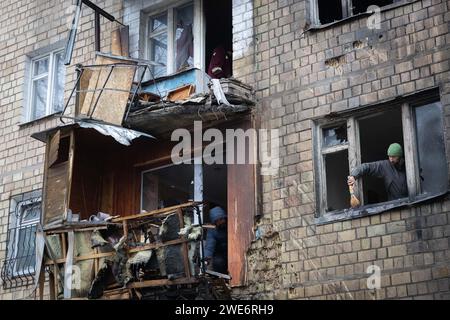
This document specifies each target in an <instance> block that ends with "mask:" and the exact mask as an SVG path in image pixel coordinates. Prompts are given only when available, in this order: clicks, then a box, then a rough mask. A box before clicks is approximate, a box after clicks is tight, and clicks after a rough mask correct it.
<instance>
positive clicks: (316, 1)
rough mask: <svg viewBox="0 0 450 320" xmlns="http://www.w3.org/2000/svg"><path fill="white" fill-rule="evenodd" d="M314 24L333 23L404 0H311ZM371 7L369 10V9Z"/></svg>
mask: <svg viewBox="0 0 450 320" xmlns="http://www.w3.org/2000/svg"><path fill="white" fill-rule="evenodd" d="M310 1H311V20H312V22H313V25H324V24H328V23H333V22H335V21H339V20H342V19H345V18H348V17H351V16H354V15H357V14H360V13H364V12H367V11H370V12H373V10H371V9H370V8H369V7H370V6H377V7H380V8H381V7H385V6H388V5H391V4H394V3H398V2H402V1H404V0H310ZM368 9H369V10H368Z"/></svg>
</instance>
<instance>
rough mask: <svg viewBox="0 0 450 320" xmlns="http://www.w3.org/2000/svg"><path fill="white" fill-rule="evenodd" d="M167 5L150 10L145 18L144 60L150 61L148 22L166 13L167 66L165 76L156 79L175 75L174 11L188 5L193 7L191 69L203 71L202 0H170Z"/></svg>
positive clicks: (204, 32) (203, 30)
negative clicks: (192, 61)
mask: <svg viewBox="0 0 450 320" xmlns="http://www.w3.org/2000/svg"><path fill="white" fill-rule="evenodd" d="M167 2H169V3H168V4H166V5H164V6H163V7H160V8H159V9H154V10H152V9H151V8H150V10H149V11H147V13H146V16H145V19H144V21H145V24H144V25H145V32H144V34H145V37H144V38H145V41H144V59H147V60H151V54H150V53H151V47H150V43H151V41H150V22H151V19H152V18H153V17H157V16H159V15H161V14H162V13H164V12H167V64H166V74H165V75H161V76H159V77H158V78H163V77H166V76H170V75H172V74H175V73H177V70H176V66H175V63H176V58H175V50H176V48H175V25H174V11H175V9H177V8H179V7H183V6H186V5H188V4H192V5H193V25H192V34H193V37H194V40H193V41H194V45H193V47H194V57H193V58H194V65H193V68H197V69H200V70H203V71H204V69H205V67H204V60H205V34H206V29H205V27H204V26H205V20H204V12H203V0H172V1H167Z"/></svg>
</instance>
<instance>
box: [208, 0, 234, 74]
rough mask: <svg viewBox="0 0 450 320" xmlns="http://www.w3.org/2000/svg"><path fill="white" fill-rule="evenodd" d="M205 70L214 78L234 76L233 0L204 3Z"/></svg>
mask: <svg viewBox="0 0 450 320" xmlns="http://www.w3.org/2000/svg"><path fill="white" fill-rule="evenodd" d="M203 6H204V12H205V20H206V26H207V27H206V32H205V70H206V71H207V73H208V75H209V76H211V77H213V78H217V79H220V78H228V77H230V76H231V75H232V60H233V59H232V52H231V51H232V48H233V43H232V42H233V34H232V28H233V22H232V21H233V18H232V0H217V1H204V2H203Z"/></svg>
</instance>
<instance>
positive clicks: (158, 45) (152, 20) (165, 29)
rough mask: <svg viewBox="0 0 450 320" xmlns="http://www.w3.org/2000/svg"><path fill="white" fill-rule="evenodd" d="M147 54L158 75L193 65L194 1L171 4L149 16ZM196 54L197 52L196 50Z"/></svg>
mask: <svg viewBox="0 0 450 320" xmlns="http://www.w3.org/2000/svg"><path fill="white" fill-rule="evenodd" d="M147 30H148V33H147V35H148V36H147V40H148V41H147V55H148V58H149V60H152V61H155V62H157V63H159V64H161V65H159V66H153V70H152V72H153V76H154V77H155V78H157V77H161V76H165V75H167V74H171V73H174V72H177V71H180V70H182V69H185V68H188V67H193V66H194V34H193V32H194V31H193V30H194V3H193V2H188V3H184V4H182V5H178V6H171V7H168V8H166V9H165V10H164V11H162V12H159V13H157V14H154V15H151V16H149V19H148V28H147ZM195 54H196V53H195Z"/></svg>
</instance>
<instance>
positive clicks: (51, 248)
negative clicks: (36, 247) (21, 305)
mask: <svg viewBox="0 0 450 320" xmlns="http://www.w3.org/2000/svg"><path fill="white" fill-rule="evenodd" d="M45 245H46V247H47V254H48V256H49V257H50V259H52V260H53V259H54V260H58V259H64V258H65V256H64V253H63V250H62V244H61V237H60V235H59V234H50V235H47V236H45ZM52 272H57V273H58V279H59V281H58V284H57V285H56V291H57V292H56V296H57V297H59V296H60V295H62V293H63V283H62V280H63V279H64V267H62V266H60V267H59V268H57V270H54V269H53V268H52Z"/></svg>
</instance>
